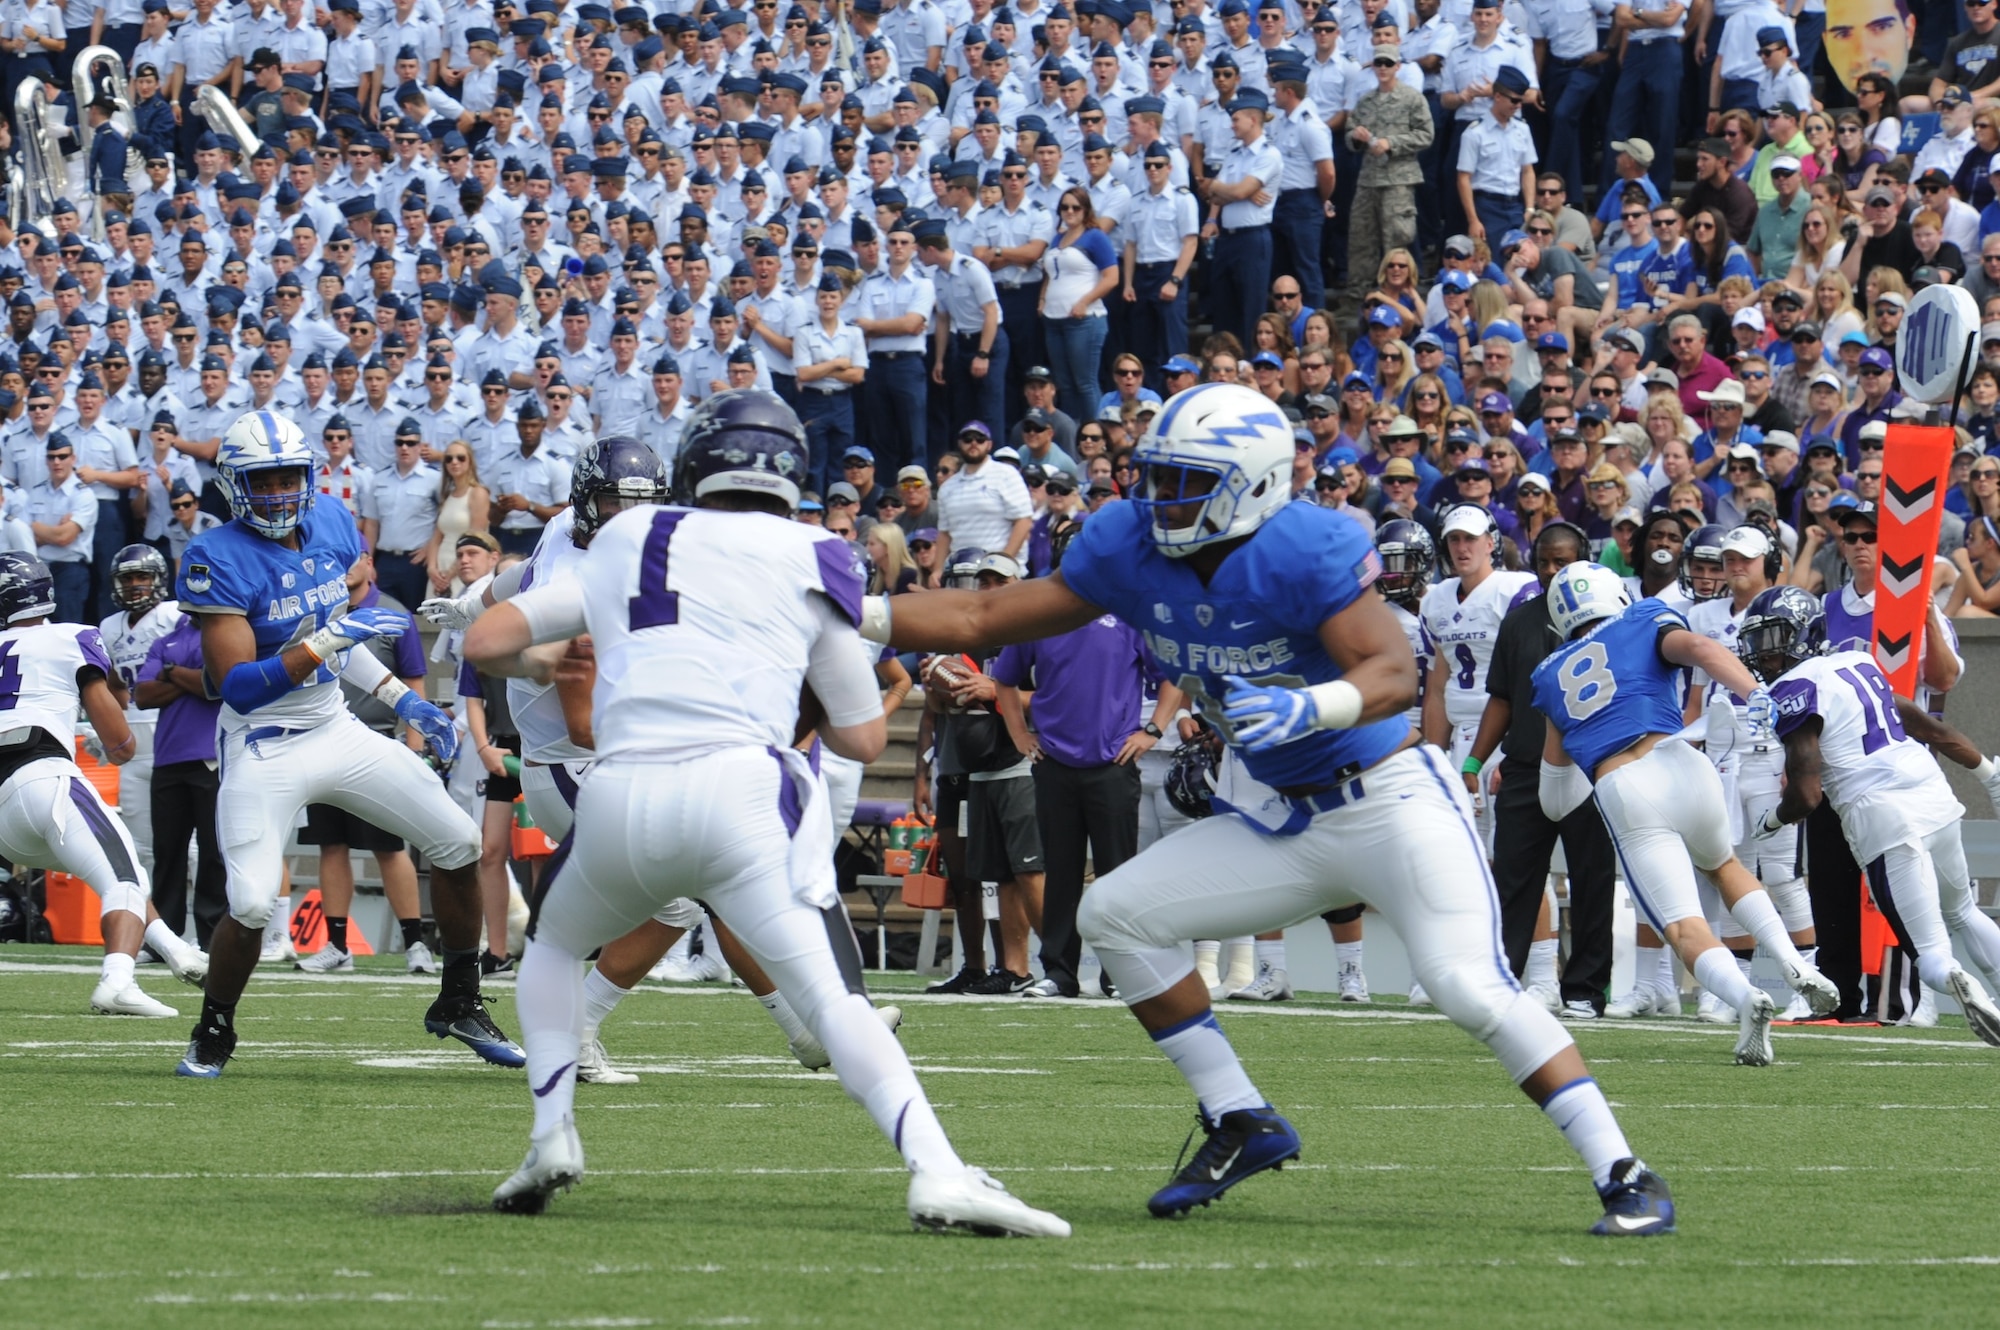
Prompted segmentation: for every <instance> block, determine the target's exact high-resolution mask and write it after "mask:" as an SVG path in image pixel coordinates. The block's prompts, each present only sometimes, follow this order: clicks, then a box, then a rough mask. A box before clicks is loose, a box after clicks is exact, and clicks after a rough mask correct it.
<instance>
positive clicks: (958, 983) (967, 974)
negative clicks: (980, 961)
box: [924, 965, 986, 993]
mask: <svg viewBox="0 0 2000 1330" xmlns="http://www.w3.org/2000/svg"><path fill="white" fill-rule="evenodd" d="M985 977H986V976H985V975H984V974H982V973H980V972H979V971H978V970H975V969H973V968H972V967H971V966H970V965H968V966H966V967H964V968H963V969H961V970H960V971H959V972H958V973H957V974H955V975H953V976H952V977H951V978H949V979H945V980H942V981H940V982H938V983H935V984H932V985H931V986H930V987H929V988H926V989H925V990H924V992H926V993H968V992H971V991H972V986H973V985H974V984H976V983H978V982H979V981H980V980H981V979H984V978H985Z"/></svg>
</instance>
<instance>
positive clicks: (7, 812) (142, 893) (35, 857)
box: [0, 757, 153, 923]
mask: <svg viewBox="0 0 2000 1330" xmlns="http://www.w3.org/2000/svg"><path fill="white" fill-rule="evenodd" d="M0 855H4V856H5V857H6V858H7V860H8V861H9V862H11V863H15V864H20V865H24V866H26V867H29V868H53V869H56V870H57V871H59V872H63V873H68V874H69V875H70V876H71V877H74V878H79V879H81V880H82V881H84V882H85V883H88V884H89V886H90V888H91V890H93V891H95V892H96V893H97V895H98V900H99V910H98V915H99V917H100V918H101V917H103V916H104V915H107V914H110V913H111V912H112V911H113V910H129V911H131V912H132V913H133V914H136V915H138V916H139V920H140V922H141V923H143V922H145V919H146V902H147V901H148V900H150V899H151V898H152V894H153V893H152V888H151V886H150V880H149V879H148V878H147V876H146V870H145V869H144V868H143V867H141V866H140V863H139V855H138V851H137V850H135V849H134V848H133V846H132V837H131V834H130V833H129V832H127V831H126V830H125V827H124V824H122V823H121V822H120V821H119V820H118V815H117V814H116V813H113V812H112V811H111V809H110V808H109V807H107V806H106V805H105V802H104V800H103V799H101V798H99V797H98V794H97V789H96V787H95V786H93V785H92V784H91V783H90V781H89V780H88V779H86V778H85V776H84V774H83V772H81V771H79V770H78V769H77V765H76V763H74V762H72V761H70V760H69V759H68V758H66V757H41V758H36V759H35V760H34V761H33V762H30V763H28V764H27V765H26V766H24V767H22V768H21V769H20V770H18V771H16V772H15V773H14V774H13V775H11V776H9V777H8V778H7V780H6V782H5V783H4V784H0Z"/></svg>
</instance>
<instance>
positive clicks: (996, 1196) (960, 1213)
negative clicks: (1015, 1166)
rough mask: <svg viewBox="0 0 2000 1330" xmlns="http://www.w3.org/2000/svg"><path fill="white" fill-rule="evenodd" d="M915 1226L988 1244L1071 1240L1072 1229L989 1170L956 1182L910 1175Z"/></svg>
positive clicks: (920, 1173) (931, 1175) (968, 1174)
mask: <svg viewBox="0 0 2000 1330" xmlns="http://www.w3.org/2000/svg"><path fill="white" fill-rule="evenodd" d="M910 1223H911V1224H913V1225H914V1226H915V1227H917V1228H920V1229H929V1230H931V1231H932V1232H934V1233H943V1232H947V1231H949V1230H952V1229H958V1230H961V1231H963V1232H967V1233H977V1234H978V1235H979V1236H980V1237H982V1238H1006V1237H1015V1238H1066V1237H1068V1236H1069V1224H1068V1223H1066V1222H1065V1221H1064V1220H1062V1219H1061V1218H1059V1217H1058V1216H1056V1215H1052V1214H1050V1213H1049V1212H1048V1211H1046V1210H1037V1209H1035V1208H1034V1207H1033V1206H1032V1205H1029V1204H1028V1203H1027V1202H1025V1201H1023V1200H1021V1199H1020V1198H1019V1197H1017V1196H1015V1195H1013V1194H1012V1193H1011V1192H1009V1191H1008V1190H1007V1189H1006V1188H1005V1187H1004V1186H1002V1185H1001V1184H1000V1181H999V1179H997V1178H994V1177H990V1176H988V1174H987V1173H986V1171H985V1170H984V1169H978V1168H968V1169H966V1170H965V1172H963V1173H960V1174H958V1175H957V1176H955V1177H947V1176H944V1175H942V1174H938V1173H926V1172H924V1171H923V1170H921V1169H919V1170H918V1171H917V1172H915V1173H912V1174H911V1175H910Z"/></svg>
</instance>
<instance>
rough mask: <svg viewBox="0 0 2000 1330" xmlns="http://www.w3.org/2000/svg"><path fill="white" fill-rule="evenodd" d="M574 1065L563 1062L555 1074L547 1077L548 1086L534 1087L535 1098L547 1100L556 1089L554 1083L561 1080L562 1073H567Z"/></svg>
mask: <svg viewBox="0 0 2000 1330" xmlns="http://www.w3.org/2000/svg"><path fill="white" fill-rule="evenodd" d="M575 1065H576V1064H575V1063H574V1062H565V1063H563V1064H562V1066H560V1067H558V1068H557V1069H556V1074H555V1075H553V1076H551V1077H549V1081H548V1084H546V1085H538V1086H536V1087H534V1089H535V1098H537V1099H547V1098H548V1097H549V1095H550V1094H552V1093H554V1091H555V1088H556V1082H557V1081H559V1080H561V1079H562V1078H563V1073H564V1072H566V1071H568V1070H569V1069H570V1068H571V1067H574V1066H575Z"/></svg>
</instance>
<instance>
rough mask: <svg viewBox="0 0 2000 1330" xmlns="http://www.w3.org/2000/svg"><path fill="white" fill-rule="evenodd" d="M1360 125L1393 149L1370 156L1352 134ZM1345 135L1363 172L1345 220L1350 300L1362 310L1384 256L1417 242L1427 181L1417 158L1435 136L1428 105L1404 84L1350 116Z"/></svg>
mask: <svg viewBox="0 0 2000 1330" xmlns="http://www.w3.org/2000/svg"><path fill="white" fill-rule="evenodd" d="M1357 127H1365V128H1366V129H1367V130H1368V132H1369V134H1370V135H1372V136H1373V137H1375V138H1386V139H1387V140H1389V151H1388V152H1386V153H1372V152H1370V151H1368V149H1367V147H1366V146H1364V145H1363V144H1360V143H1356V142H1354V141H1353V139H1352V137H1351V136H1352V134H1353V132H1354V130H1355V129H1356V128H1357ZM1347 133H1348V134H1349V135H1350V138H1349V145H1350V146H1351V147H1352V148H1353V149H1354V150H1355V151H1356V152H1358V153H1360V154H1361V174H1360V177H1359V179H1358V180H1357V181H1356V182H1355V184H1356V188H1355V191H1354V203H1353V210H1352V212H1351V213H1350V215H1349V216H1348V219H1347V227H1348V237H1347V245H1348V254H1349V256H1350V257H1349V262H1348V269H1347V271H1348V298H1349V300H1350V301H1351V302H1352V303H1353V305H1354V306H1355V307H1356V308H1359V307H1360V304H1361V300H1362V298H1363V297H1364V296H1366V295H1367V294H1368V292H1369V291H1371V290H1373V289H1374V287H1375V273H1376V270H1377V269H1378V268H1380V267H1381V266H1382V256H1383V255H1385V254H1387V253H1388V252H1389V251H1390V250H1392V249H1408V248H1409V247H1410V246H1411V245H1413V244H1414V243H1415V242H1416V238H1417V186H1418V185H1419V184H1421V183H1422V182H1423V169H1422V167H1420V166H1419V165H1418V163H1417V155H1418V154H1419V153H1421V152H1422V151H1423V150H1424V149H1426V148H1428V147H1429V146H1430V144H1431V138H1432V135H1433V134H1434V133H1435V128H1434V126H1433V125H1432V123H1431V108H1430V103H1429V102H1427V101H1425V100H1424V95H1423V94H1422V93H1420V92H1418V91H1417V90H1416V89H1415V88H1412V87H1410V86H1409V85H1408V84H1406V83H1402V82H1397V83H1394V84H1392V85H1390V88H1389V91H1387V92H1383V91H1382V90H1381V89H1380V88H1376V89H1375V90H1374V91H1372V92H1370V93H1369V94H1368V95H1367V96H1365V97H1363V98H1362V99H1361V100H1360V102H1359V103H1357V104H1356V105H1355V108H1354V110H1353V111H1352V112H1351V113H1350V114H1349V115H1348V117H1347ZM1410 276H1411V277H1412V278H1415V276H1416V274H1415V273H1412V274H1410Z"/></svg>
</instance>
